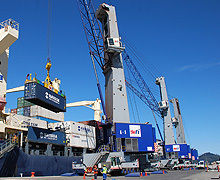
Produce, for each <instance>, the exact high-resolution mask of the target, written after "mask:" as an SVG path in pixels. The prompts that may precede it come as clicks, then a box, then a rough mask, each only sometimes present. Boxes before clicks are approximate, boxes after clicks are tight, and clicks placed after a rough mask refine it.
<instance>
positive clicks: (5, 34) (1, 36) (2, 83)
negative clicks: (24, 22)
mask: <svg viewBox="0 0 220 180" xmlns="http://www.w3.org/2000/svg"><path fill="white" fill-rule="evenodd" d="M18 34H19V24H18V23H17V22H15V21H14V20H13V19H8V20H6V21H3V22H1V23H0V111H2V110H3V109H4V106H5V105H6V99H5V98H6V87H7V74H8V57H9V47H10V46H11V45H12V44H13V43H14V42H15V41H16V40H17V39H18Z"/></svg>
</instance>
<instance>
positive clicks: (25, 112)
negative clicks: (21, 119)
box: [24, 106, 31, 117]
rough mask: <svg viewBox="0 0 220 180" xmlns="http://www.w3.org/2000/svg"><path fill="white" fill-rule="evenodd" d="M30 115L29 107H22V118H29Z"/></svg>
mask: <svg viewBox="0 0 220 180" xmlns="http://www.w3.org/2000/svg"><path fill="white" fill-rule="evenodd" d="M30 114H31V107H30V106H28V107H24V116H28V117H29V116H30Z"/></svg>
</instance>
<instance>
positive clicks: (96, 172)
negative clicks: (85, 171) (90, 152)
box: [93, 165, 98, 179]
mask: <svg viewBox="0 0 220 180" xmlns="http://www.w3.org/2000/svg"><path fill="white" fill-rule="evenodd" d="M93 172H94V179H97V175H98V169H97V166H96V165H95V166H94V167H93Z"/></svg>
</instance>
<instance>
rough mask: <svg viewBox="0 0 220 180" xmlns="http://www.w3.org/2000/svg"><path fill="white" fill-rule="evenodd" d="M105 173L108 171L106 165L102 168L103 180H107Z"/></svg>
mask: <svg viewBox="0 0 220 180" xmlns="http://www.w3.org/2000/svg"><path fill="white" fill-rule="evenodd" d="M107 171H108V169H107V167H106V165H105V164H104V165H103V168H102V175H103V180H106V179H107Z"/></svg>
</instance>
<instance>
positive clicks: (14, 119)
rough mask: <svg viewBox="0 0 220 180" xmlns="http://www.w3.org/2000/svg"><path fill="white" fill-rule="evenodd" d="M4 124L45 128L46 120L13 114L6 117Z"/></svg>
mask: <svg viewBox="0 0 220 180" xmlns="http://www.w3.org/2000/svg"><path fill="white" fill-rule="evenodd" d="M6 124H7V125H10V126H14V127H21V128H27V127H28V126H32V127H39V128H43V129H47V122H46V121H42V120H39V119H35V118H30V117H26V116H22V115H17V114H13V115H10V116H8V117H7V118H6Z"/></svg>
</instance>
